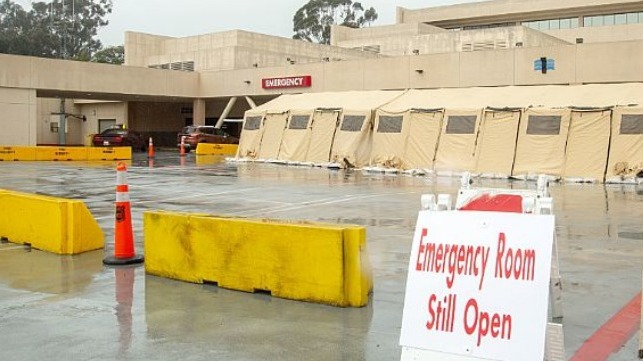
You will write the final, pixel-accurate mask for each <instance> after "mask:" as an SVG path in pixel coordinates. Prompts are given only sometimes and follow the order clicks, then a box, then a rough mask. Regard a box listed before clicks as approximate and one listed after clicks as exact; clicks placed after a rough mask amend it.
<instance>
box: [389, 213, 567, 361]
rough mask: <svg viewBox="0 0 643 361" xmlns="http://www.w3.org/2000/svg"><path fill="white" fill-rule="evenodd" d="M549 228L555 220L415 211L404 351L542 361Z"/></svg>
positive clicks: (455, 357)
mask: <svg viewBox="0 0 643 361" xmlns="http://www.w3.org/2000/svg"><path fill="white" fill-rule="evenodd" d="M554 223H555V219H554V216H553V215H533V214H529V215H527V214H519V213H505V212H480V211H444V212H432V211H421V212H420V213H419V216H418V221H417V226H416V229H415V235H414V238H413V246H412V249H411V257H410V262H409V270H408V278H407V284H406V296H405V302H404V313H403V318H402V332H401V336H400V344H401V345H402V346H403V348H404V350H405V351H408V350H417V351H420V353H419V354H422V352H425V351H426V352H425V353H424V354H426V355H432V356H433V357H434V358H432V359H441V360H447V359H448V360H479V359H481V360H503V361H504V360H506V361H514V360H522V361H531V360H533V361H542V360H543V357H544V346H545V333H546V328H547V307H548V303H549V298H548V297H549V281H550V271H551V255H552V243H553V238H554ZM404 353H405V352H404V351H403V355H402V356H403V357H402V360H404V359H405V357H404ZM407 354H408V355H409V357H408V359H413V360H423V358H421V357H417V356H413V357H410V355H411V354H412V355H416V354H418V353H416V352H407ZM440 355H442V356H440ZM435 357H437V358H435Z"/></svg>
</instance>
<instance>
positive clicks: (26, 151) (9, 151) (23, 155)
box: [0, 147, 36, 161]
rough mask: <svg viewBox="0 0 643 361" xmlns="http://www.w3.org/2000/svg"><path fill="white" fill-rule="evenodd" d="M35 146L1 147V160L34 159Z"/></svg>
mask: <svg viewBox="0 0 643 361" xmlns="http://www.w3.org/2000/svg"><path fill="white" fill-rule="evenodd" d="M34 160H36V148H35V147H0V161H34Z"/></svg>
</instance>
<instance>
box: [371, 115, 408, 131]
mask: <svg viewBox="0 0 643 361" xmlns="http://www.w3.org/2000/svg"><path fill="white" fill-rule="evenodd" d="M402 119H403V117H401V116H398V117H391V116H384V115H383V116H380V121H379V124H378V126H377V132H378V133H402Z"/></svg>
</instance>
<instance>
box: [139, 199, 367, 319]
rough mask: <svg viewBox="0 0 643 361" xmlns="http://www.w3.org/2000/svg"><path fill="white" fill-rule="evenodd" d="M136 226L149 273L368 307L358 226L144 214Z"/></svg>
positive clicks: (364, 259) (363, 250) (363, 234)
mask: <svg viewBox="0 0 643 361" xmlns="http://www.w3.org/2000/svg"><path fill="white" fill-rule="evenodd" d="M143 223H144V234H145V270H146V272H147V273H149V274H153V275H157V276H162V277H168V278H174V279H179V280H183V281H188V282H195V283H204V282H213V283H216V284H217V285H218V286H220V287H224V288H230V289H235V290H240V291H246V292H256V291H268V292H270V293H271V294H272V295H273V296H276V297H282V298H288V299H293V300H301V301H310V302H319V303H326V304H330V305H334V306H342V307H361V306H364V305H366V304H367V303H368V295H369V293H370V291H371V290H372V277H371V271H370V266H369V264H368V258H367V257H366V229H365V228H364V227H358V226H350V225H331V224H318V223H304V222H301V223H291V222H281V221H271V220H262V219H238V218H226V217H217V216H209V215H201V214H185V213H171V212H160V211H151V212H145V213H144V216H143Z"/></svg>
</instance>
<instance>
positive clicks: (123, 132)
mask: <svg viewBox="0 0 643 361" xmlns="http://www.w3.org/2000/svg"><path fill="white" fill-rule="evenodd" d="M92 144H93V145H94V147H132V150H141V151H145V149H146V145H147V144H146V143H145V139H144V138H143V136H142V135H140V134H139V133H137V132H134V131H131V130H129V129H123V128H109V129H105V130H103V131H102V132H101V133H100V134H96V135H94V137H93V139H92Z"/></svg>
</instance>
